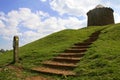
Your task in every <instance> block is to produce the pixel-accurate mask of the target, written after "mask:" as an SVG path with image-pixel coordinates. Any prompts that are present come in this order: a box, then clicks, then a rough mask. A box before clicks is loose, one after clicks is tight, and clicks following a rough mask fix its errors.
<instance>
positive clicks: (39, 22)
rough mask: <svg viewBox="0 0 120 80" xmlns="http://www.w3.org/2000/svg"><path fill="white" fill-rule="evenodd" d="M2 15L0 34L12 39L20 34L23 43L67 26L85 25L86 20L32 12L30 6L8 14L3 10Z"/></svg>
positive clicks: (78, 26) (0, 18)
mask: <svg viewBox="0 0 120 80" xmlns="http://www.w3.org/2000/svg"><path fill="white" fill-rule="evenodd" d="M1 15H2V16H1V17H0V30H1V31H0V35H1V36H2V37H3V38H4V39H6V40H11V41H12V37H13V36H14V35H18V36H19V37H20V41H21V45H24V44H26V43H29V42H31V41H34V40H36V39H39V38H41V37H43V36H46V35H48V34H50V33H53V32H56V31H60V30H63V29H66V28H72V29H75V28H76V29H77V28H81V27H83V26H85V20H82V21H80V20H79V19H78V18H76V17H68V18H66V19H62V18H59V17H58V18H56V17H51V16H50V15H49V14H48V13H45V12H42V11H36V12H31V10H30V9H29V8H20V9H18V10H12V11H10V12H8V14H4V13H3V12H1Z"/></svg>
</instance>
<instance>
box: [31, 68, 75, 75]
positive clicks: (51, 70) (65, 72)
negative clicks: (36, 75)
mask: <svg viewBox="0 0 120 80" xmlns="http://www.w3.org/2000/svg"><path fill="white" fill-rule="evenodd" d="M32 70H33V71H36V72H40V73H46V74H56V75H64V76H75V75H76V73H75V72H73V71H71V70H61V69H54V68H48V67H36V68H33V69H32Z"/></svg>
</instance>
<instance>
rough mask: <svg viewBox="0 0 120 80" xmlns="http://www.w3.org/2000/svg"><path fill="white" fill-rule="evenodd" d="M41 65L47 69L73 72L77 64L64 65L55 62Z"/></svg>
mask: <svg viewBox="0 0 120 80" xmlns="http://www.w3.org/2000/svg"><path fill="white" fill-rule="evenodd" d="M43 65H45V66H46V67H49V68H54V69H64V70H73V69H74V68H75V67H77V64H74V63H65V62H57V61H45V62H43Z"/></svg>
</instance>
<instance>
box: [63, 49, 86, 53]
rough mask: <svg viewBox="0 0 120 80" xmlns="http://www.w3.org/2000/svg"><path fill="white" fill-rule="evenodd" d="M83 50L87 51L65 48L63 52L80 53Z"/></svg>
mask: <svg viewBox="0 0 120 80" xmlns="http://www.w3.org/2000/svg"><path fill="white" fill-rule="evenodd" d="M85 51H87V49H67V50H65V51H64V52H65V53H81V52H85Z"/></svg>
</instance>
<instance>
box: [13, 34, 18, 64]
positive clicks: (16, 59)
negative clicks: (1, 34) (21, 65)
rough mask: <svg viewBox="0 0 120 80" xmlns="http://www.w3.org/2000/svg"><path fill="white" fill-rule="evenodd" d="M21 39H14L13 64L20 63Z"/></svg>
mask: <svg viewBox="0 0 120 80" xmlns="http://www.w3.org/2000/svg"><path fill="white" fill-rule="evenodd" d="M18 54H19V37H18V36H14V38H13V63H18V61H19V55H18Z"/></svg>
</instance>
